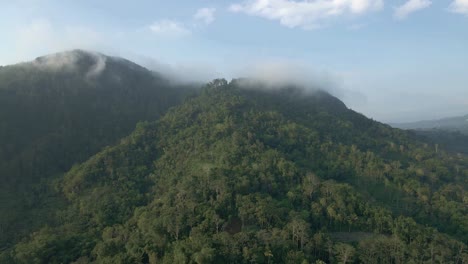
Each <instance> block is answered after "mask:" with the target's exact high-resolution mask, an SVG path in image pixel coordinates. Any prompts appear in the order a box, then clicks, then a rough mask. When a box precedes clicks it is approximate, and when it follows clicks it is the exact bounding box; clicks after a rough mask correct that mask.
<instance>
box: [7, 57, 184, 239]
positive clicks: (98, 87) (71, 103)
mask: <svg viewBox="0 0 468 264" xmlns="http://www.w3.org/2000/svg"><path fill="white" fill-rule="evenodd" d="M185 94H187V90H186V89H184V88H180V89H176V87H174V86H173V85H171V84H170V83H169V82H168V81H166V80H165V79H163V78H162V77H161V76H158V75H157V74H156V73H152V72H150V71H148V70H146V69H145V68H143V67H140V66H138V65H136V64H134V63H132V62H130V61H127V60H124V59H121V58H115V57H108V56H105V55H102V54H98V53H91V52H86V51H81V50H75V51H70V52H64V53H58V54H53V55H49V56H45V57H40V58H37V59H36V60H34V61H32V62H28V63H21V64H17V65H12V66H7V67H0V183H1V184H0V211H1V212H2V214H1V215H0V232H1V233H2V235H1V236H0V247H2V245H3V244H4V243H8V242H12V239H13V238H12V237H13V236H18V234H19V233H22V232H27V230H30V227H31V226H34V225H35V224H36V223H38V222H40V221H39V219H40V218H47V217H48V214H47V212H45V211H44V210H43V207H42V206H38V204H39V201H40V200H41V199H43V198H45V197H42V196H43V194H42V193H44V190H43V189H42V188H44V187H43V185H38V184H39V183H40V182H41V181H45V180H47V179H49V178H51V177H55V176H59V175H61V174H63V173H64V172H65V171H68V170H69V169H70V168H71V166H72V165H73V164H75V163H81V162H83V161H85V160H86V159H88V158H89V157H90V156H91V155H93V154H95V153H97V152H98V151H100V150H101V149H102V148H103V147H105V146H108V145H113V144H115V143H116V142H117V141H118V140H119V139H120V138H121V137H123V136H126V135H128V134H129V133H130V132H131V131H132V130H133V129H134V128H135V125H136V123H137V122H139V121H144V120H156V119H157V118H158V117H159V116H160V115H161V114H163V113H165V112H166V110H167V109H168V108H169V107H171V106H173V105H175V104H177V103H179V102H180V101H181V100H182V97H183V96H184V95H185ZM55 202H57V203H59V202H60V199H58V200H57V201H55ZM55 202H54V204H51V205H50V207H51V208H53V207H54V206H55ZM3 212H6V213H3Z"/></svg>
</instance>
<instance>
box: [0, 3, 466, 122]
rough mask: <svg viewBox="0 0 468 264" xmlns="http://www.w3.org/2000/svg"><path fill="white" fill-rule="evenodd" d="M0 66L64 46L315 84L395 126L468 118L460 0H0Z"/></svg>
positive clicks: (171, 66)
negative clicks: (413, 122)
mask: <svg viewBox="0 0 468 264" xmlns="http://www.w3.org/2000/svg"><path fill="white" fill-rule="evenodd" d="M0 5H1V7H2V8H1V9H0V29H1V30H2V33H3V36H4V37H3V39H2V40H3V41H2V42H1V43H0V65H8V64H14V63H17V62H22V61H30V60H33V59H34V58H36V57H38V56H42V55H46V54H50V53H55V52H60V51H64V50H70V49H76V48H80V49H86V50H95V51H99V52H102V53H105V54H107V55H114V56H120V57H124V58H127V59H129V60H132V61H134V62H136V63H138V64H141V65H142V66H145V67H147V68H149V69H151V70H156V71H160V72H162V73H163V74H167V75H171V76H176V77H177V78H180V79H181V80H182V81H209V80H211V79H214V78H226V79H231V78H237V77H251V76H254V77H260V78H264V79H268V80H271V81H295V82H298V83H302V84H307V85H313V86H318V87H320V88H322V89H325V90H327V91H330V92H331V93H332V94H334V95H335V96H337V97H339V98H340V99H342V100H343V101H344V102H345V103H346V104H347V105H348V107H350V108H352V109H354V110H356V111H358V112H361V113H363V114H365V115H366V116H368V117H371V118H373V119H376V120H378V121H382V122H390V123H395V122H398V123H401V122H411V121H420V120H432V119H440V118H444V117H451V116H461V115H465V114H467V113H468V100H467V99H466V98H468V89H466V88H467V85H466V84H467V83H468V74H466V61H468V53H467V52H466V46H468V27H467V26H466V25H467V24H468V1H466V0H455V1H452V0H447V1H437V2H436V1H428V0H410V1H408V0H402V1H388V0H387V1H383V0H347V1H302V0H301V1H299V0H297V1H286V0H274V1H272V0H262V1H260V0H251V1H244V0H232V1H227V0H223V1H210V0H206V1H205V0H204V1H171V2H170V3H167V2H165V1H149V0H144V1H138V2H136V3H135V2H132V3H128V2H124V1H107V0H106V1H100V2H95V1H80V2H79V3H78V2H68V1H54V0H46V1H37V0H20V1H15V2H10V1H2V0H0Z"/></svg>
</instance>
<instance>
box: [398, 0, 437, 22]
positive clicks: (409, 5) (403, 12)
mask: <svg viewBox="0 0 468 264" xmlns="http://www.w3.org/2000/svg"><path fill="white" fill-rule="evenodd" d="M431 5H432V1H429V0H408V1H407V2H406V3H404V4H403V5H401V6H399V7H397V8H396V9H395V13H394V14H393V15H394V17H395V18H396V19H399V20H402V19H405V18H406V17H408V16H409V15H410V14H411V13H414V12H416V11H419V10H422V9H425V8H428V7H429V6H431Z"/></svg>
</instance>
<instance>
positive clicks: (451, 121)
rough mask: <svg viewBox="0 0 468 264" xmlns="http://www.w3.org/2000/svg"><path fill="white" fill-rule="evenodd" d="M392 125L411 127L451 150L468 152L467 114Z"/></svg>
mask: <svg viewBox="0 0 468 264" xmlns="http://www.w3.org/2000/svg"><path fill="white" fill-rule="evenodd" d="M392 126H393V127H396V128H401V129H411V130H414V131H415V133H417V134H419V135H421V136H423V137H425V138H427V141H429V142H431V143H432V144H437V145H439V146H441V147H443V148H445V149H447V150H449V151H451V152H454V153H463V154H468V115H466V116H460V117H451V118H444V119H440V120H429V121H419V122H414V123H401V124H392Z"/></svg>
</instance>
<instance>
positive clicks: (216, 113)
mask: <svg viewBox="0 0 468 264" xmlns="http://www.w3.org/2000/svg"><path fill="white" fill-rule="evenodd" d="M467 176H468V158H467V157H466V156H463V155H458V156H453V155H451V154H448V153H446V152H445V151H443V149H437V147H436V146H434V145H431V144H428V143H427V142H425V141H424V140H423V139H421V138H419V137H418V136H416V135H414V134H413V133H410V132H405V131H402V130H398V129H392V128H391V127H389V126H387V125H384V124H381V123H378V122H375V121H372V120H370V119H367V118H366V117H364V116H362V115H360V114H358V113H355V112H354V111H352V110H349V109H348V108H347V107H346V106H345V105H344V104H343V103H342V102H341V101H339V100H338V99H336V98H335V97H333V96H331V95H329V94H327V93H325V92H321V91H315V92H305V91H302V90H300V89H299V88H295V87H284V88H282V89H277V90H268V89H265V87H262V85H261V84H255V85H254V87H246V85H245V84H244V83H243V82H242V81H236V80H234V81H232V82H231V83H228V82H226V81H224V80H215V81H213V82H212V83H210V84H208V85H207V86H206V87H205V88H203V90H202V91H201V92H200V94H199V95H198V96H194V97H191V98H188V99H186V100H185V102H184V103H183V104H181V105H178V106H177V107H174V108H172V109H171V110H170V111H169V112H168V113H167V114H165V115H164V116H163V117H162V118H161V119H159V120H158V121H155V122H144V123H140V124H139V125H138V126H137V128H136V130H135V131H134V132H133V133H131V134H130V135H129V136H128V137H125V138H123V139H122V140H121V141H120V143H118V144H116V145H114V146H112V147H107V148H105V149H104V150H102V151H101V152H99V153H98V154H96V155H94V156H92V157H91V158H89V159H88V160H87V161H85V162H84V163H82V164H80V165H76V166H73V168H72V169H71V170H70V171H69V172H67V173H66V174H65V175H64V176H63V177H58V178H57V179H56V180H54V181H52V182H50V183H48V184H49V185H48V186H50V188H48V189H47V192H48V195H49V196H51V197H58V198H59V199H61V200H62V202H61V203H60V204H59V205H58V206H57V207H55V213H54V215H55V217H54V219H53V220H54V221H51V222H50V223H49V224H48V225H47V226H44V227H42V228H40V229H38V230H37V231H36V232H34V233H31V235H30V236H29V237H28V238H27V239H23V240H22V241H21V242H20V243H17V244H15V245H13V246H10V247H8V248H6V249H4V250H3V254H1V255H0V256H1V257H0V262H1V261H3V262H5V263H90V262H92V263H252V262H256V263H323V262H320V261H325V262H326V263H347V262H356V263H426V262H427V263H429V262H435V263H465V262H467V261H468V252H467V249H466V243H467V241H468V237H467V236H468V225H467V223H468V218H467V215H468V214H467V207H466V201H467V197H466V191H465V190H466V187H467ZM41 206H42V205H41Z"/></svg>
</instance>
